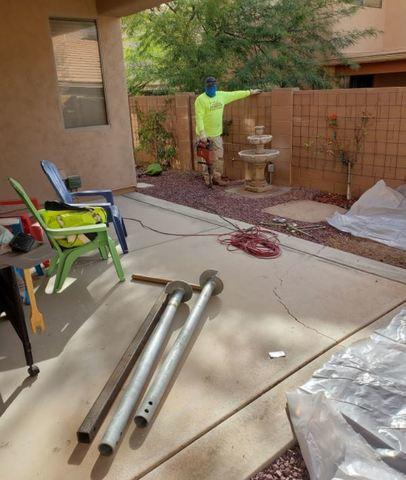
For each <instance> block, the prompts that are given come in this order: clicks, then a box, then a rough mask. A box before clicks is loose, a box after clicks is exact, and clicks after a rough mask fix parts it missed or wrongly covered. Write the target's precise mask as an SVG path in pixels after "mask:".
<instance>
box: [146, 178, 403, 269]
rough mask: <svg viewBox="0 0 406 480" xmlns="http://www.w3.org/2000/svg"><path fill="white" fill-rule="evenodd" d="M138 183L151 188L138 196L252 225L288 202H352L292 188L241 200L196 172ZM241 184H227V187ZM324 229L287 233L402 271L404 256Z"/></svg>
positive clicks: (326, 227)
mask: <svg viewBox="0 0 406 480" xmlns="http://www.w3.org/2000/svg"><path fill="white" fill-rule="evenodd" d="M139 179H140V181H142V182H146V183H150V184H153V187H150V188H146V189H142V190H140V192H141V193H144V194H146V195H151V196H153V197H156V198H161V199H164V200H168V201H170V202H174V203H178V204H181V205H186V206H189V207H193V208H197V209H199V210H203V211H206V212H210V213H218V214H220V215H223V216H226V217H230V218H234V219H236V220H241V221H245V222H248V223H252V224H259V223H260V222H271V221H272V218H273V216H272V215H270V214H268V213H264V212H262V210H263V209H264V208H267V207H271V206H273V205H277V204H280V203H285V202H289V201H291V200H314V201H318V202H323V203H330V204H332V205H337V206H340V207H344V208H348V207H349V206H351V204H352V203H353V202H350V205H348V202H347V200H346V198H345V197H344V196H342V195H337V194H329V193H323V192H320V191H318V190H312V189H309V188H292V189H291V190H290V191H289V192H288V193H284V194H282V195H278V196H275V197H260V198H254V197H245V196H244V197H243V196H241V195H238V194H230V193H227V192H226V188H225V187H219V186H214V187H213V189H208V188H207V187H206V186H205V185H204V183H203V181H202V178H201V176H200V175H199V174H198V173H196V172H178V171H171V170H170V171H166V172H164V173H163V174H162V175H160V176H159V177H147V176H144V175H140V174H139ZM241 183H242V182H231V183H230V186H233V185H238V184H241ZM295 223H297V225H298V226H299V228H300V226H304V225H309V223H307V222H298V221H295ZM323 225H324V227H325V228H323V229H320V230H313V231H312V233H311V237H309V236H308V235H304V234H302V233H300V232H298V231H296V232H295V233H293V234H292V233H290V234H292V235H294V236H296V237H299V238H303V239H305V240H310V241H313V242H316V243H319V244H322V245H327V246H329V247H333V248H337V249H339V250H344V251H346V252H350V253H354V254H356V255H361V256H363V257H368V258H372V259H374V260H377V261H380V262H384V263H388V264H390V265H395V266H398V267H402V268H406V252H405V251H403V250H398V249H396V248H391V247H387V246H385V245H382V244H380V243H377V242H373V241H371V240H366V239H362V238H357V237H353V236H352V235H350V234H347V233H344V232H340V231H339V230H336V229H335V228H333V227H331V226H330V225H328V224H327V223H326V222H325V223H324V224H323ZM273 229H274V230H277V231H281V232H284V233H289V232H287V231H286V229H285V228H284V227H282V226H275V227H273Z"/></svg>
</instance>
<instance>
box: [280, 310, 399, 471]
mask: <svg viewBox="0 0 406 480" xmlns="http://www.w3.org/2000/svg"><path fill="white" fill-rule="evenodd" d="M287 396H288V405H289V412H290V417H291V420H292V425H293V428H294V430H295V433H296V437H297V439H298V442H299V445H300V448H301V450H302V454H303V458H304V460H305V462H306V465H307V468H308V470H309V473H310V478H311V479H312V480H400V479H402V480H405V479H406V310H402V311H401V312H400V313H399V314H398V315H397V316H396V317H395V318H394V319H393V320H392V321H391V323H390V324H389V325H388V326H387V327H385V328H383V329H380V330H378V331H376V332H375V334H374V335H372V336H371V337H370V338H369V339H367V340H363V341H361V342H358V343H355V344H354V345H352V346H350V347H348V348H346V349H345V350H343V351H342V352H340V353H338V354H335V355H333V356H332V358H331V359H330V360H329V361H328V362H327V363H326V364H325V365H324V366H323V367H322V368H321V369H319V370H317V371H316V372H315V373H314V374H313V376H312V378H311V379H310V380H309V381H308V382H307V383H306V384H305V385H303V386H302V387H300V388H299V389H297V390H295V391H294V392H291V393H288V395H287Z"/></svg>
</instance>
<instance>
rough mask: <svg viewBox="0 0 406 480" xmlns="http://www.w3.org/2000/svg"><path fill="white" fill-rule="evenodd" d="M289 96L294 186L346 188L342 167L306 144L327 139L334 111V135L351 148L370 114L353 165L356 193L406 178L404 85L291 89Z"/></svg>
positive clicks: (395, 185)
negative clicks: (356, 129)
mask: <svg viewBox="0 0 406 480" xmlns="http://www.w3.org/2000/svg"><path fill="white" fill-rule="evenodd" d="M293 98H294V101H293V151H292V183H293V185H298V186H308V187H313V188H317V189H320V190H324V191H329V192H335V193H341V194H344V193H345V192H346V167H345V166H344V165H342V164H341V163H340V162H339V161H338V160H337V159H334V158H333V157H332V156H331V155H328V154H326V153H322V152H321V151H317V150H318V149H317V148H313V147H311V148H306V146H305V145H306V144H308V143H310V144H312V145H313V146H315V145H316V144H317V143H318V144H319V145H322V144H323V143H324V144H325V139H327V138H331V135H332V128H331V127H329V124H328V120H327V117H328V115H330V114H332V113H336V114H337V123H338V126H337V129H336V130H337V138H339V139H341V140H342V141H343V143H344V145H346V147H347V148H349V150H350V151H351V150H353V138H354V127H355V126H356V125H357V124H358V125H359V120H360V117H361V115H362V114H363V113H366V114H367V115H368V116H370V117H371V118H370V120H369V121H368V124H367V126H366V135H365V138H364V141H363V145H362V148H361V152H360V155H359V158H358V162H357V163H356V165H355V166H354V167H353V181H352V183H353V188H352V190H353V194H354V195H355V196H359V195H360V194H362V193H363V192H364V191H365V190H367V189H368V188H370V187H372V185H374V184H375V183H376V182H377V181H378V180H380V179H384V180H385V181H386V183H387V184H388V185H390V186H391V187H394V188H395V187H398V186H399V185H401V184H403V183H405V182H406V88H401V87H399V88H369V89H346V90H318V91H295V92H294V95H293Z"/></svg>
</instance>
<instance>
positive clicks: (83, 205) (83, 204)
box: [68, 202, 111, 210]
mask: <svg viewBox="0 0 406 480" xmlns="http://www.w3.org/2000/svg"><path fill="white" fill-rule="evenodd" d="M68 205H71V206H72V207H81V208H88V207H102V208H106V209H107V210H108V209H110V207H111V203H104V202H103V203H99V202H88V203H68Z"/></svg>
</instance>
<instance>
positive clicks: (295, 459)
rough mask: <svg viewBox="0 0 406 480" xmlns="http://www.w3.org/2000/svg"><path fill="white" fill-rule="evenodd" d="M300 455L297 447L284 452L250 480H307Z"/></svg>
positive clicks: (304, 466) (307, 475) (305, 469)
mask: <svg viewBox="0 0 406 480" xmlns="http://www.w3.org/2000/svg"><path fill="white" fill-rule="evenodd" d="M309 479H310V477H309V473H308V472H307V468H306V465H305V463H304V460H303V457H302V454H301V453H300V449H299V447H298V446H296V447H293V448H290V449H289V450H286V452H285V453H284V454H283V455H281V456H280V457H279V458H277V459H276V460H275V461H273V462H272V463H271V464H270V465H268V466H267V467H266V468H265V469H264V470H262V471H261V472H259V473H256V474H255V475H253V476H252V477H251V478H250V480H309Z"/></svg>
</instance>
